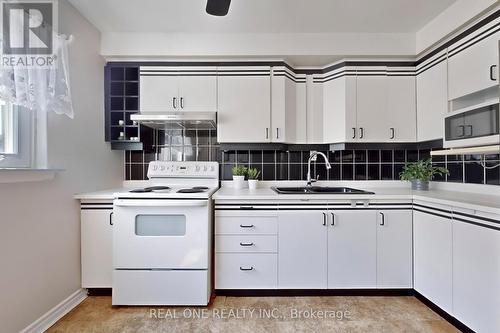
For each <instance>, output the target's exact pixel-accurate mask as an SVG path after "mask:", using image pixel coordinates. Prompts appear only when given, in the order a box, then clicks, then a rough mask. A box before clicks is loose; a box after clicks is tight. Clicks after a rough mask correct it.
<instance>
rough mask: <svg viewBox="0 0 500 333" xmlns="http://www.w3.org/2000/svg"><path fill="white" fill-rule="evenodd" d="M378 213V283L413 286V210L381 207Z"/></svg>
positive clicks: (401, 286)
mask: <svg viewBox="0 0 500 333" xmlns="http://www.w3.org/2000/svg"><path fill="white" fill-rule="evenodd" d="M377 214H378V216H377V287H378V288H412V287H413V281H412V279H413V274H412V273H413V268H412V260H413V258H412V253H413V249H412V235H413V223H412V221H413V214H412V211H411V209H408V210H380V211H378V212H377Z"/></svg>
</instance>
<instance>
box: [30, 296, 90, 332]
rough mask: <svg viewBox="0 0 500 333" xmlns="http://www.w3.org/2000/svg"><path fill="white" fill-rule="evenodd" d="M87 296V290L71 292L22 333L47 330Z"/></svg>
mask: <svg viewBox="0 0 500 333" xmlns="http://www.w3.org/2000/svg"><path fill="white" fill-rule="evenodd" d="M85 298H87V290H85V289H79V290H77V291H75V292H74V293H73V294H71V295H70V296H69V297H68V298H66V299H65V300H63V301H62V302H61V303H59V304H57V305H56V306H54V307H53V308H52V309H50V310H49V311H48V312H47V313H45V314H44V315H42V316H41V317H40V318H38V319H37V320H35V321H34V322H33V323H31V324H30V325H29V326H28V327H26V328H25V329H23V330H22V331H21V333H42V332H45V331H46V330H47V329H48V328H49V327H50V326H52V325H54V324H55V323H56V322H57V321H58V320H59V319H61V318H62V317H63V316H64V315H65V314H67V313H68V312H70V311H71V310H73V309H74V308H75V307H76V306H77V305H78V304H80V303H81V302H82V301H83V300H84V299H85Z"/></svg>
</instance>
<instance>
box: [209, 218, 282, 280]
mask: <svg viewBox="0 0 500 333" xmlns="http://www.w3.org/2000/svg"><path fill="white" fill-rule="evenodd" d="M277 233H278V211H277V210H272V209H271V210H258V211H254V210H240V209H238V208H235V209H234V210H216V212H215V288H216V289H276V288H277V287H278V255H277V250H278V249H277V247H278V236H277Z"/></svg>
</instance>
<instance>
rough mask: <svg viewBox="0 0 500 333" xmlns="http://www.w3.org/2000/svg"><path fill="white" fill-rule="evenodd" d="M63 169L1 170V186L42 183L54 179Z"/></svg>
mask: <svg viewBox="0 0 500 333" xmlns="http://www.w3.org/2000/svg"><path fill="white" fill-rule="evenodd" d="M60 171H63V170H62V169H15V168H5V169H1V168H0V184H5V183H25V182H40V181H44V180H51V179H54V177H55V176H56V173H57V172H60Z"/></svg>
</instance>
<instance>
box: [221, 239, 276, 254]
mask: <svg viewBox="0 0 500 333" xmlns="http://www.w3.org/2000/svg"><path fill="white" fill-rule="evenodd" d="M215 251H216V252H237V253H245V252H253V253H255V252H267V253H277V251H278V236H273V235H266V236H263V235H222V236H221V235H217V236H216V237H215Z"/></svg>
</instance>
